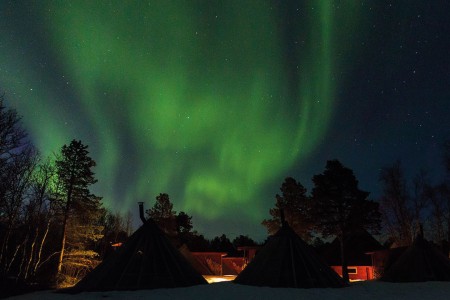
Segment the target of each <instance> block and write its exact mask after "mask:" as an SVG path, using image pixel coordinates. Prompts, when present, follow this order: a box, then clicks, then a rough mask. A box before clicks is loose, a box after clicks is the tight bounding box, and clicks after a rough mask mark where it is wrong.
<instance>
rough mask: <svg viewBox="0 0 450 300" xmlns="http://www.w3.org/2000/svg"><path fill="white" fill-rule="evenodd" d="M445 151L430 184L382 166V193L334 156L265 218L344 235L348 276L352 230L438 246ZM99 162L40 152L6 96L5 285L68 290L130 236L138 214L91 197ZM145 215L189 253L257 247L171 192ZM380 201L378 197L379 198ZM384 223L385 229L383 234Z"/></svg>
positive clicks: (1, 134)
mask: <svg viewBox="0 0 450 300" xmlns="http://www.w3.org/2000/svg"><path fill="white" fill-rule="evenodd" d="M443 149H444V152H443V157H444V167H445V170H446V175H447V176H446V178H445V179H444V180H443V181H442V182H441V183H439V184H437V185H433V184H431V183H430V180H429V179H428V177H427V174H426V173H425V172H423V171H422V172H420V173H419V174H418V175H417V176H416V177H415V178H414V180H413V181H412V183H408V182H407V180H406V178H405V176H404V172H403V169H402V166H401V163H400V162H399V161H398V162H395V163H393V164H392V165H390V166H387V167H385V168H382V169H381V172H380V174H379V179H380V182H381V184H382V187H383V193H382V196H381V197H380V198H379V199H369V192H367V191H363V190H361V189H359V186H358V180H357V179H356V177H355V175H354V173H353V171H352V170H351V169H349V168H347V167H345V166H344V165H342V163H341V162H339V161H338V160H330V161H328V162H327V163H326V166H325V169H324V171H323V172H322V173H320V174H317V175H314V176H313V177H312V181H313V184H314V187H313V188H312V190H311V193H310V195H307V190H306V188H305V187H304V186H303V185H302V184H301V183H300V182H298V181H297V180H296V179H294V178H292V177H287V178H286V179H285V180H284V182H283V183H282V185H281V188H280V191H281V193H280V194H277V195H276V196H275V200H276V201H275V206H274V207H273V208H272V209H270V211H269V214H270V218H268V219H266V220H263V221H262V225H263V226H265V227H266V228H267V230H268V233H269V234H273V233H275V232H276V231H277V230H278V229H279V228H280V227H281V225H282V219H283V217H282V216H284V220H285V221H286V222H287V223H288V224H289V225H290V226H291V227H292V228H293V229H294V231H295V232H296V233H297V234H298V235H299V236H301V237H302V238H303V239H304V240H305V241H307V242H309V243H313V241H314V240H317V239H319V237H322V238H327V237H336V238H338V240H339V241H340V245H341V256H342V267H343V277H344V279H347V280H348V272H347V267H346V266H347V263H346V260H345V259H346V258H345V243H344V241H345V239H346V237H347V236H349V235H350V234H352V231H353V230H354V229H355V228H358V229H366V230H368V231H369V232H371V233H374V234H376V233H380V232H383V233H385V234H386V235H387V236H388V241H387V242H388V243H389V244H395V245H398V246H402V245H409V244H411V243H412V241H413V239H414V237H415V235H417V233H418V232H419V231H420V228H421V227H422V228H424V229H425V231H426V232H427V233H428V235H429V239H432V240H433V241H435V242H437V243H441V244H442V243H444V244H445V243H447V246H448V241H449V240H450V142H447V143H445V145H444V147H443ZM95 165H96V164H95V161H94V160H93V159H92V158H91V157H90V155H89V151H88V146H87V145H84V144H83V143H82V142H81V141H77V140H73V141H71V142H70V143H69V144H68V145H63V146H62V147H61V149H60V150H59V152H57V153H56V154H55V155H53V156H51V157H47V158H44V157H42V156H41V155H40V154H39V152H38V151H37V150H36V148H35V147H34V146H33V145H32V144H31V142H30V141H29V139H27V134H26V132H25V130H24V129H23V127H22V126H21V118H20V117H19V115H18V114H17V112H16V111H15V110H14V109H8V108H7V107H5V106H4V103H3V97H1V98H0V284H1V283H2V282H5V279H6V278H11V277H12V278H14V279H15V280H16V281H21V282H28V283H29V282H34V283H43V284H45V285H47V286H48V284H49V283H51V286H58V287H62V286H70V285H72V284H74V283H76V282H77V281H78V280H79V279H81V278H82V277H83V276H84V275H85V274H86V273H87V272H89V271H90V270H91V269H92V268H94V267H95V266H96V265H97V264H98V263H99V262H100V261H101V260H102V259H103V258H104V257H105V256H107V255H109V253H110V252H111V251H113V250H112V247H111V245H112V244H115V243H118V242H124V241H125V240H126V239H127V237H128V236H129V235H130V234H131V232H132V226H131V223H132V216H131V214H130V213H128V214H125V215H121V214H119V213H112V212H110V211H108V210H107V209H105V208H104V206H103V199H102V198H101V197H99V196H97V195H94V194H92V193H91V191H90V188H91V186H92V185H93V184H95V183H96V182H97V180H96V179H95V174H94V171H93V170H94V168H95ZM155 200H156V201H155V203H154V205H153V206H152V207H151V208H150V209H148V210H147V211H146V214H147V217H149V218H152V219H153V220H154V221H155V222H156V223H157V224H158V225H159V226H160V228H161V229H162V230H163V231H164V232H165V233H166V234H167V236H168V237H169V238H170V239H171V241H172V243H173V244H174V245H175V246H177V247H180V246H181V245H187V246H188V248H189V249H190V250H191V251H219V252H227V253H229V254H231V255H237V254H238V253H237V247H239V246H255V245H257V243H256V242H255V241H254V240H253V239H251V238H250V237H248V236H244V235H240V236H238V237H236V238H235V239H234V240H232V241H231V240H230V239H229V238H228V237H227V236H226V235H225V234H223V235H221V236H217V237H214V238H213V239H211V240H209V239H206V238H205V237H204V236H203V235H202V234H200V233H198V232H197V231H196V230H194V226H193V223H192V216H189V215H188V214H187V213H186V212H183V211H180V212H178V213H177V212H176V211H174V210H173V204H172V203H171V201H170V199H169V195H168V194H166V193H161V194H159V195H158V196H156V199H155ZM375 200H376V201H375ZM382 229H383V230H382Z"/></svg>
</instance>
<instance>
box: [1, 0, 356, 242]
mask: <svg viewBox="0 0 450 300" xmlns="http://www.w3.org/2000/svg"><path fill="white" fill-rule="evenodd" d="M38 2H39V4H38V3H36V2H33V4H30V5H26V4H23V6H24V7H25V6H27V9H24V10H21V14H23V15H19V13H18V12H13V13H15V14H17V15H16V17H17V18H19V20H16V21H15V22H16V23H13V24H8V26H7V27H8V28H9V29H5V28H6V27H3V26H2V27H3V28H4V29H2V31H1V32H0V34H1V37H2V41H3V42H2V47H1V48H0V55H1V56H2V57H4V58H7V59H6V61H7V62H6V63H5V64H6V65H7V66H8V67H9V69H10V70H11V71H10V72H9V76H2V82H1V84H2V89H3V90H5V92H6V98H7V100H8V101H9V103H10V104H11V103H12V105H13V106H14V107H15V108H16V109H17V110H18V111H19V113H20V114H21V115H23V116H24V118H23V122H24V124H25V126H26V128H27V130H28V132H29V133H30V136H31V137H32V139H33V141H34V143H35V144H36V145H37V146H38V148H39V149H40V150H41V151H42V153H43V154H45V155H48V154H50V153H52V152H54V151H58V149H59V148H60V147H61V146H62V145H63V144H67V143H69V142H70V140H71V139H74V138H75V139H81V140H82V141H83V142H84V143H86V144H88V145H89V147H90V150H91V154H92V157H93V158H94V159H95V160H96V162H97V165H98V166H97V167H96V170H95V171H96V176H97V179H98V180H99V182H98V183H97V185H96V188H95V190H96V192H97V193H98V194H99V195H101V196H103V197H104V202H105V204H106V206H108V207H111V208H114V209H118V210H121V211H127V210H129V209H130V210H132V211H133V212H134V211H135V208H136V207H135V206H136V202H137V201H143V200H145V201H147V204H146V205H147V206H150V205H152V203H153V201H154V197H155V196H156V195H157V194H159V193H160V192H167V193H168V194H169V195H170V196H171V200H172V201H173V202H174V203H175V209H176V210H177V211H180V210H183V211H186V212H187V213H188V214H190V215H193V216H194V219H193V222H194V227H195V228H196V229H198V230H199V231H200V232H202V231H207V230H208V227H209V226H211V225H210V224H211V223H213V222H219V223H220V224H221V227H220V229H217V231H212V232H211V234H220V233H222V232H229V231H231V232H232V233H237V234H241V233H242V234H246V232H247V231H252V230H253V229H248V228H242V230H241V232H236V231H237V229H236V226H237V225H242V224H243V223H242V222H241V223H239V222H240V221H236V222H238V223H236V224H234V225H233V224H231V225H227V224H226V223H233V220H229V219H230V215H231V216H233V218H236V219H241V220H244V219H245V220H247V219H250V222H247V223H245V224H247V225H248V224H252V225H248V226H254V227H255V228H256V227H258V230H261V231H263V228H259V227H261V226H260V222H261V220H262V219H263V218H265V217H267V210H268V207H270V206H271V205H272V204H273V195H274V194H275V193H276V190H271V191H270V192H269V194H267V186H268V184H269V183H272V185H273V182H274V181H275V182H277V184H275V186H279V183H281V181H282V179H283V178H284V177H286V176H287V175H288V174H286V172H287V171H288V170H289V169H290V168H292V166H293V165H296V166H297V167H299V166H301V165H302V162H304V161H305V160H306V159H308V157H309V155H310V154H311V152H312V151H313V150H314V149H315V148H316V147H317V146H318V145H319V144H320V143H321V142H322V141H323V137H324V135H325V134H326V132H327V128H328V126H329V122H330V120H331V118H332V117H333V110H334V107H335V97H336V89H337V87H338V86H339V84H340V83H341V82H342V81H343V80H345V68H348V66H349V64H348V63H347V64H346V67H345V68H344V66H343V64H342V62H343V60H345V59H347V58H348V56H349V55H350V53H351V52H352V49H350V47H349V46H348V45H349V43H348V41H349V40H350V39H352V38H354V35H356V34H357V32H355V31H356V28H358V27H359V25H358V23H357V19H358V18H359V8H360V7H359V6H360V5H359V4H355V3H356V1H341V2H340V7H338V8H336V7H335V6H334V4H332V3H333V2H332V1H315V0H311V1H306V2H305V1H304V2H305V3H303V4H302V11H301V12H298V11H297V12H296V11H294V12H292V11H291V10H292V7H289V5H290V4H289V3H290V2H289V1H288V2H286V3H287V4H285V5H277V3H278V2H270V1H241V0H239V1H153V2H150V3H143V2H138V1H136V2H128V1H109V2H108V4H106V2H103V1H74V2H72V3H71V4H70V5H69V4H68V2H64V1H38ZM291 4H292V3H291ZM291 6H292V5H291ZM20 20H25V21H24V23H21V22H22V21H20ZM2 24H3V23H2ZM11 28H14V32H13V33H11V32H12V31H11ZM360 30H361V28H358V31H360ZM21 31H31V33H30V34H29V35H28V36H24V37H21V38H20V39H17V37H16V38H15V39H13V38H12V35H18V34H19V33H20V32H21ZM33 43H34V45H33V47H32V48H30V47H29V46H25V45H30V44H33ZM17 49H21V50H17ZM338 70H339V71H338ZM343 74H344V75H343ZM135 215H136V214H135ZM227 226H229V227H227ZM253 231H254V230H253Z"/></svg>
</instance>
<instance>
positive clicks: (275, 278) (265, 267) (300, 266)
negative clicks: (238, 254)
mask: <svg viewBox="0 0 450 300" xmlns="http://www.w3.org/2000/svg"><path fill="white" fill-rule="evenodd" d="M234 282H236V283H240V284H247V285H255V286H270V287H295V288H315V287H317V288H323V287H344V286H346V284H345V283H344V281H343V280H342V279H341V278H340V277H339V275H337V274H336V273H335V272H334V271H333V270H332V269H331V268H330V267H329V266H327V265H326V264H325V262H323V261H322V259H321V258H320V257H319V256H318V255H317V254H316V253H315V251H314V250H313V249H312V248H311V247H310V246H309V245H308V244H306V243H305V242H304V241H303V240H302V239H301V238H300V237H299V236H298V235H297V234H296V233H295V232H294V231H293V230H292V228H291V227H290V226H289V225H288V224H287V223H286V222H284V224H283V226H282V227H281V228H280V230H279V231H278V232H277V233H276V234H275V235H273V236H272V237H270V239H269V241H268V242H267V244H266V245H265V246H264V247H263V248H262V249H261V250H260V251H259V252H258V253H257V254H256V256H255V258H254V259H253V260H252V261H251V262H250V264H249V265H248V266H247V267H246V268H245V269H244V270H243V271H242V272H241V273H240V274H239V275H238V276H237V277H236V279H235V280H234Z"/></svg>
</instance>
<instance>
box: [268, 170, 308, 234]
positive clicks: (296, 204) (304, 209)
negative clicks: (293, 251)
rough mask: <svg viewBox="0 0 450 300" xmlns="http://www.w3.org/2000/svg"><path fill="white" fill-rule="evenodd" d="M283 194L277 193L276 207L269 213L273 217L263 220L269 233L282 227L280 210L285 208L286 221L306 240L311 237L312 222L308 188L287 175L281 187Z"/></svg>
mask: <svg viewBox="0 0 450 300" xmlns="http://www.w3.org/2000/svg"><path fill="white" fill-rule="evenodd" d="M280 191H281V195H279V194H277V195H276V196H275V197H276V203H275V207H274V208H272V209H270V211H269V213H270V215H271V216H272V219H268V220H264V221H262V225H264V226H265V227H266V228H267V231H268V232H269V234H274V233H276V232H277V231H278V229H280V227H281V217H280V210H281V209H283V212H284V216H285V219H286V221H287V222H288V223H289V225H290V226H291V228H292V229H293V230H294V231H295V232H296V233H297V234H298V235H299V236H301V237H302V238H303V239H304V240H306V241H309V240H310V239H311V236H312V235H311V229H312V224H311V220H310V219H309V216H308V215H309V212H308V211H309V202H310V201H309V199H308V197H307V196H306V189H305V188H304V187H303V185H302V184H301V183H300V182H297V181H296V180H295V179H294V178H292V177H287V178H286V179H285V180H284V182H283V184H282V185H281V188H280Z"/></svg>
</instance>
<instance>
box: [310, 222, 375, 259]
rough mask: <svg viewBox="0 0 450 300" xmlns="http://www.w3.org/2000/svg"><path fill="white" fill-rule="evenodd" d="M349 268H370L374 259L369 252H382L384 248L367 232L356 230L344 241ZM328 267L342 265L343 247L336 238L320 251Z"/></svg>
mask: <svg viewBox="0 0 450 300" xmlns="http://www.w3.org/2000/svg"><path fill="white" fill-rule="evenodd" d="M344 244H345V254H346V257H347V265H348V266H370V265H372V259H371V257H370V255H368V254H367V253H368V252H371V251H378V250H382V249H383V246H382V245H381V244H380V243H379V242H378V241H377V240H376V239H375V238H374V237H373V236H372V235H371V234H370V233H368V232H367V231H366V230H364V229H360V230H355V231H353V232H352V233H351V234H349V235H348V236H347V238H346V239H345V240H344ZM318 251H319V253H320V254H321V256H322V257H323V258H324V259H325V261H326V262H327V263H328V265H331V266H340V265H341V245H340V242H339V239H338V238H336V239H334V240H333V242H332V243H331V244H325V245H324V246H322V247H321V249H318Z"/></svg>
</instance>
